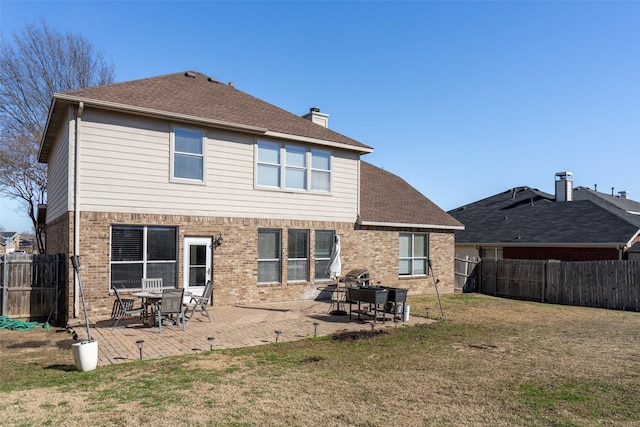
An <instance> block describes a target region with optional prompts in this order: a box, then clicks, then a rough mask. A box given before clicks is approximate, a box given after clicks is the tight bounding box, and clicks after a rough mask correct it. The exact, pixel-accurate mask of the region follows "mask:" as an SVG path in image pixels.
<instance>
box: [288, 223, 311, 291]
mask: <svg viewBox="0 0 640 427" xmlns="http://www.w3.org/2000/svg"><path fill="white" fill-rule="evenodd" d="M287 242H288V243H287V246H288V251H287V280H288V281H289V282H296V281H298V282H299V281H307V280H309V232H308V231H307V230H289V237H288V241H287Z"/></svg>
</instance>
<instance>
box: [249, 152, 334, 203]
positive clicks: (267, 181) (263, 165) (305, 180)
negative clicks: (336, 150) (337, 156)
mask: <svg viewBox="0 0 640 427" xmlns="http://www.w3.org/2000/svg"><path fill="white" fill-rule="evenodd" d="M256 157H257V160H256V176H257V178H256V184H257V186H258V187H268V188H277V189H282V190H297V191H311V192H322V193H329V192H331V152H330V151H326V150H318V149H311V150H310V149H307V148H306V147H303V146H299V145H291V144H279V143H275V142H269V141H258V147H257V156H256Z"/></svg>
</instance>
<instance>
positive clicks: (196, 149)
mask: <svg viewBox="0 0 640 427" xmlns="http://www.w3.org/2000/svg"><path fill="white" fill-rule="evenodd" d="M173 178H176V179H188V180H194V181H204V135H203V133H202V132H201V131H199V130H193V129H184V128H178V127H177V128H174V129H173Z"/></svg>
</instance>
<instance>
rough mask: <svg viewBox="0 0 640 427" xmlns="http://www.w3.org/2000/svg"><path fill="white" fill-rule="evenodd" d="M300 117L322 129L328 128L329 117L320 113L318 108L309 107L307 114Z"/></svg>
mask: <svg viewBox="0 0 640 427" xmlns="http://www.w3.org/2000/svg"><path fill="white" fill-rule="evenodd" d="M302 117H304V118H305V119H308V120H311V121H312V122H313V123H315V124H317V125H320V126H322V127H325V128H328V127H329V115H328V114H324V113H321V112H320V109H319V108H318V107H311V108H310V109H309V112H308V113H307V114H305V115H304V116H302Z"/></svg>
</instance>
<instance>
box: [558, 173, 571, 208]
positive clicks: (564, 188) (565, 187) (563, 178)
mask: <svg viewBox="0 0 640 427" xmlns="http://www.w3.org/2000/svg"><path fill="white" fill-rule="evenodd" d="M572 195H573V173H571V172H558V173H556V202H570V201H571V199H572Z"/></svg>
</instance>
